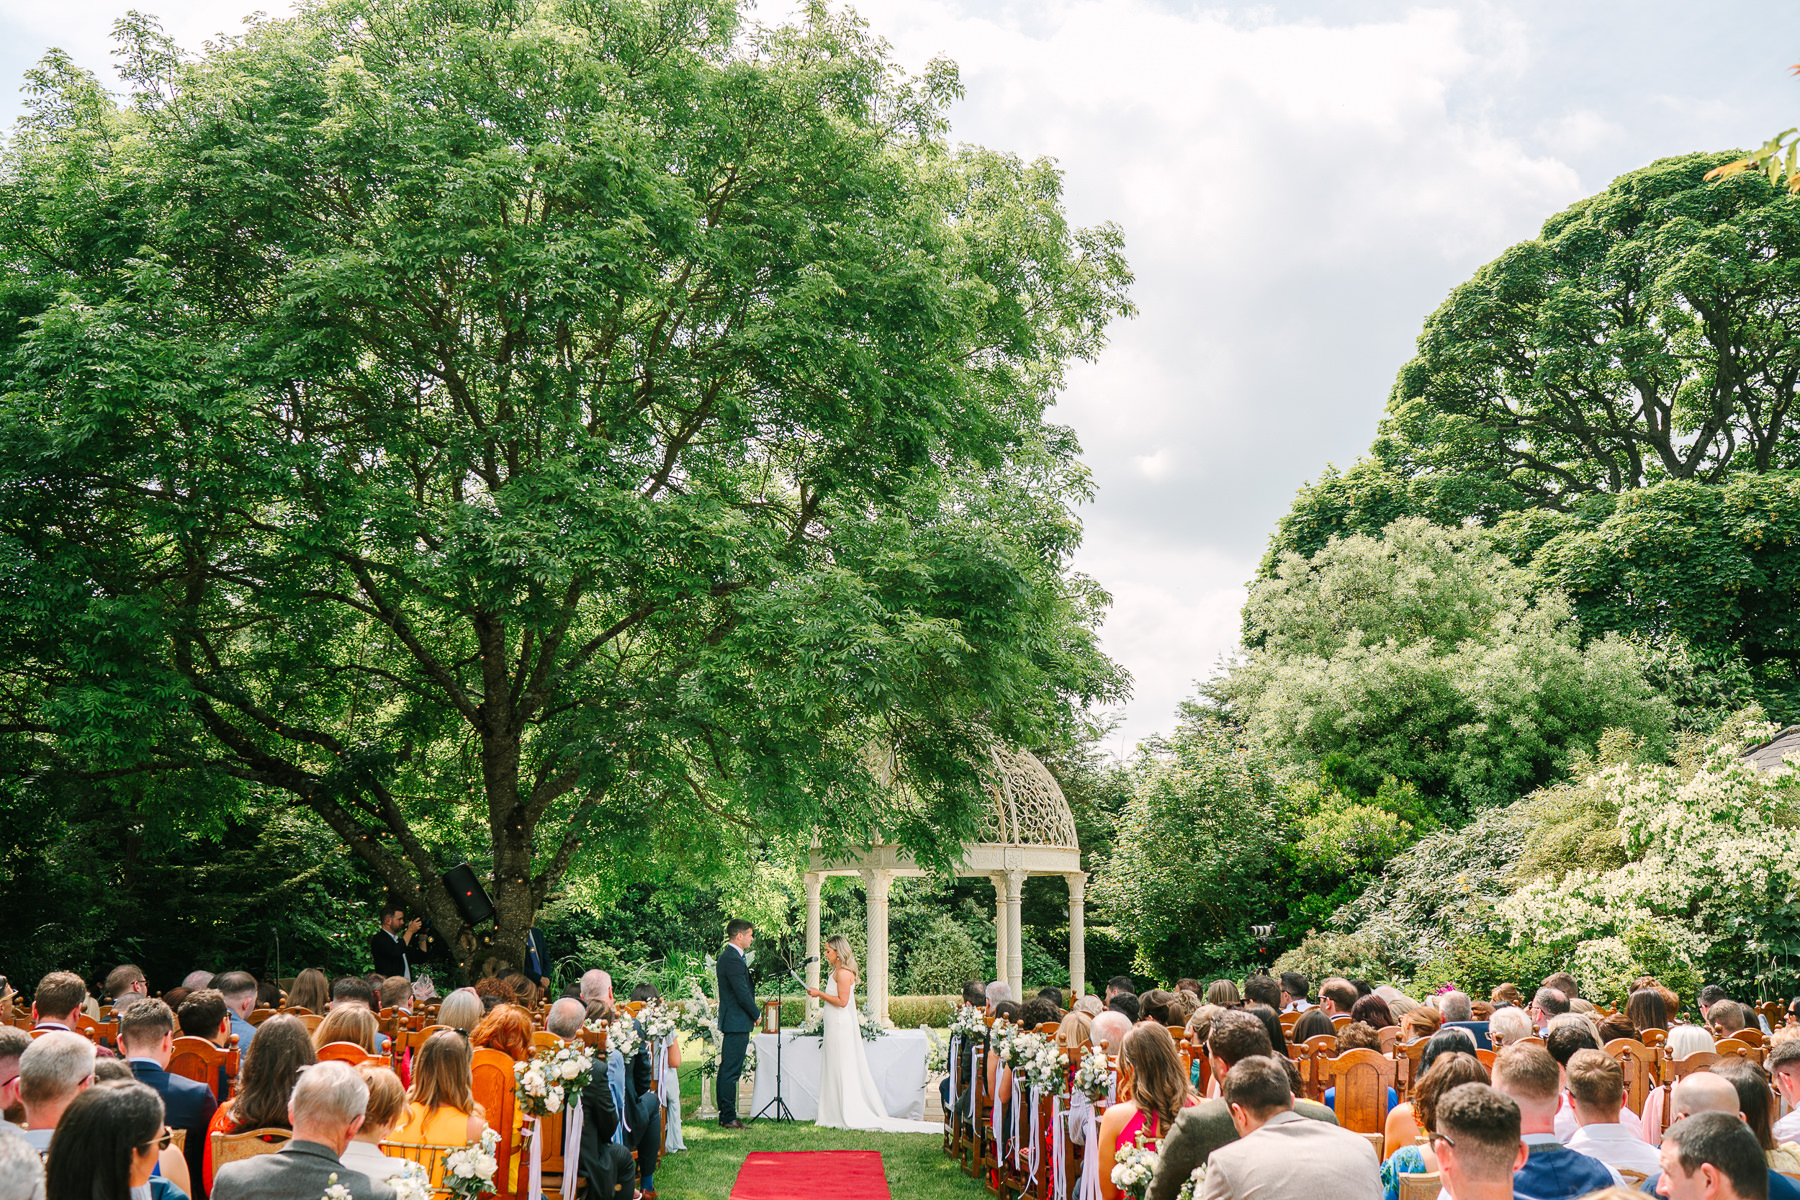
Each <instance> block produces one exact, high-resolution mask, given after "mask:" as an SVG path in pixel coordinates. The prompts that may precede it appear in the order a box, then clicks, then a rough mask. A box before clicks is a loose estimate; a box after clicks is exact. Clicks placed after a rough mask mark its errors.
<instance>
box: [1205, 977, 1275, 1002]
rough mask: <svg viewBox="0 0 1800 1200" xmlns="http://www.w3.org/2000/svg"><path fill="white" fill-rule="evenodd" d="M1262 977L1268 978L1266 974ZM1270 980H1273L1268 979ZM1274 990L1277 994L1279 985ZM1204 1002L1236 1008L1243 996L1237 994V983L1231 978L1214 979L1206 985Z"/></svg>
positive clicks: (1242, 1000)
mask: <svg viewBox="0 0 1800 1200" xmlns="http://www.w3.org/2000/svg"><path fill="white" fill-rule="evenodd" d="M1263 978H1264V979H1268V976H1266V975H1265V976H1263ZM1246 982H1248V981H1246ZM1270 982H1274V981H1273V980H1270ZM1276 992H1277V994H1278V995H1279V992H1280V986H1279V985H1277V987H1276ZM1206 1002H1207V1003H1208V1004H1216V1005H1218V1006H1219V1007H1220V1008H1236V1007H1238V1006H1239V1005H1241V1004H1242V1003H1243V1002H1244V998H1243V997H1242V996H1240V995H1238V989H1237V984H1235V983H1233V982H1231V980H1229V979H1215V980H1213V981H1212V982H1211V983H1209V984H1207V985H1206Z"/></svg>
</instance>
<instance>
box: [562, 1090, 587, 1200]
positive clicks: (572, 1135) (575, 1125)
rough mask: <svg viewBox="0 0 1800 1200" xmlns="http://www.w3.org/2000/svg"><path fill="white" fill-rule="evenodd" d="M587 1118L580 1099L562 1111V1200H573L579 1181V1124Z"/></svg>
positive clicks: (577, 1098) (576, 1099)
mask: <svg viewBox="0 0 1800 1200" xmlns="http://www.w3.org/2000/svg"><path fill="white" fill-rule="evenodd" d="M586 1116H587V1113H586V1106H585V1105H583V1104H582V1103H581V1097H580V1096H577V1097H575V1102H574V1103H573V1104H571V1105H569V1107H567V1108H565V1109H564V1110H563V1178H562V1194H563V1200H574V1196H575V1186H576V1184H577V1183H578V1182H579V1181H580V1179H581V1123H582V1120H583V1119H584V1118H585V1117H586Z"/></svg>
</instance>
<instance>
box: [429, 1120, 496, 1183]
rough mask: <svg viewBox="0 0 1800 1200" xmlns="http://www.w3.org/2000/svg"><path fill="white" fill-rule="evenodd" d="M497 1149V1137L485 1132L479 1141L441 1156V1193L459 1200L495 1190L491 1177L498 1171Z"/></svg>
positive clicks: (494, 1134) (492, 1133) (489, 1131)
mask: <svg viewBox="0 0 1800 1200" xmlns="http://www.w3.org/2000/svg"><path fill="white" fill-rule="evenodd" d="M499 1149H500V1135H499V1134H497V1133H495V1132H494V1131H493V1130H492V1129H486V1130H483V1131H482V1134H481V1140H480V1141H479V1142H471V1143H470V1144H469V1145H467V1146H464V1147H462V1148H461V1149H460V1150H452V1151H450V1153H448V1154H446V1155H444V1182H443V1190H444V1191H446V1192H449V1193H450V1194H451V1195H452V1196H456V1197H459V1200H479V1197H481V1196H482V1195H484V1194H486V1193H489V1192H492V1191H494V1176H495V1174H497V1173H498V1172H499V1170H500V1155H499V1153H498V1151H499Z"/></svg>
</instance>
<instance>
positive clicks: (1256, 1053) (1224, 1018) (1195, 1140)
mask: <svg viewBox="0 0 1800 1200" xmlns="http://www.w3.org/2000/svg"><path fill="white" fill-rule="evenodd" d="M1206 1052H1207V1062H1208V1064H1209V1065H1210V1067H1211V1069H1212V1073H1213V1079H1214V1080H1215V1081H1222V1080H1223V1079H1224V1078H1225V1076H1226V1074H1227V1073H1228V1072H1229V1071H1230V1070H1231V1068H1232V1067H1234V1066H1236V1065H1237V1064H1238V1063H1240V1062H1243V1061H1244V1060H1245V1059H1249V1058H1268V1059H1272V1058H1273V1056H1274V1049H1273V1047H1271V1046H1270V1045H1269V1031H1268V1029H1267V1028H1266V1027H1265V1026H1264V1025H1263V1023H1262V1022H1261V1021H1259V1020H1257V1019H1256V1018H1255V1017H1253V1016H1251V1015H1250V1014H1249V1013H1246V1012H1241V1011H1232V1010H1229V1009H1227V1010H1223V1011H1220V1012H1218V1013H1217V1014H1215V1015H1214V1016H1213V1019H1212V1029H1211V1031H1210V1032H1209V1034H1208V1036H1207V1040H1206ZM1113 1107H1114V1108H1123V1107H1125V1106H1124V1105H1114V1106H1113ZM1107 1111H1108V1112H1109V1113H1110V1112H1111V1111H1112V1109H1108V1110H1107ZM1294 1111H1296V1112H1298V1113H1299V1114H1300V1115H1301V1116H1303V1117H1307V1118H1310V1119H1311V1120H1314V1121H1324V1122H1326V1123H1327V1124H1331V1125H1335V1124H1337V1117H1335V1116H1333V1115H1332V1112H1331V1110H1330V1109H1329V1108H1326V1107H1325V1106H1324V1105H1322V1104H1318V1103H1315V1102H1314V1101H1311V1100H1299V1101H1296V1102H1295V1104H1294ZM1237 1137H1238V1132H1237V1126H1236V1125H1235V1124H1234V1123H1233V1121H1232V1117H1231V1106H1230V1105H1229V1104H1227V1103H1226V1102H1225V1100H1224V1099H1223V1098H1215V1099H1210V1100H1204V1101H1202V1102H1200V1103H1199V1104H1196V1105H1194V1106H1193V1107H1191V1108H1185V1109H1183V1110H1182V1111H1181V1113H1180V1114H1179V1115H1178V1116H1177V1117H1176V1118H1175V1124H1174V1125H1173V1126H1172V1127H1171V1128H1170V1129H1169V1133H1168V1136H1167V1137H1165V1138H1164V1139H1163V1144H1162V1154H1161V1159H1160V1161H1159V1162H1158V1163H1157V1167H1156V1175H1155V1177H1154V1178H1153V1179H1152V1180H1151V1181H1150V1191H1149V1193H1148V1200H1175V1196H1176V1194H1177V1193H1178V1192H1180V1190H1181V1186H1182V1185H1183V1184H1184V1183H1186V1182H1187V1181H1188V1178H1189V1177H1190V1176H1191V1175H1193V1173H1194V1172H1195V1171H1196V1170H1198V1169H1199V1168H1200V1167H1201V1166H1202V1165H1204V1164H1205V1163H1206V1161H1207V1160H1208V1158H1210V1157H1211V1155H1212V1152H1213V1151H1214V1150H1217V1149H1218V1148H1219V1147H1220V1146H1223V1145H1225V1144H1227V1143H1229V1142H1234V1141H1236V1140H1237ZM1104 1144H1105V1142H1104V1139H1103V1140H1102V1145H1104ZM1114 1153H1115V1154H1116V1153H1117V1151H1116V1150H1115V1151H1114Z"/></svg>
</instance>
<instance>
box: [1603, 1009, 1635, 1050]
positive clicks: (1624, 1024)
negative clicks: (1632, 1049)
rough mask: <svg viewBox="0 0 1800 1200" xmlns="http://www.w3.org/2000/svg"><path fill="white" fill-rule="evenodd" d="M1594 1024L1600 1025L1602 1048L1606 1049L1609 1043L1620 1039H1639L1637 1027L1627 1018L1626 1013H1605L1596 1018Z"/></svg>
mask: <svg viewBox="0 0 1800 1200" xmlns="http://www.w3.org/2000/svg"><path fill="white" fill-rule="evenodd" d="M1594 1024H1596V1025H1598V1026H1599V1027H1600V1048H1601V1049H1602V1050H1604V1049H1605V1048H1606V1047H1607V1045H1608V1044H1609V1043H1611V1042H1616V1041H1620V1040H1621V1039H1623V1040H1625V1041H1636V1040H1637V1035H1638V1031H1637V1027H1636V1026H1635V1025H1633V1024H1632V1023H1631V1021H1630V1019H1629V1018H1627V1017H1626V1016H1625V1014H1624V1013H1607V1014H1603V1015H1601V1016H1599V1017H1597V1018H1595V1020H1594Z"/></svg>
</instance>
